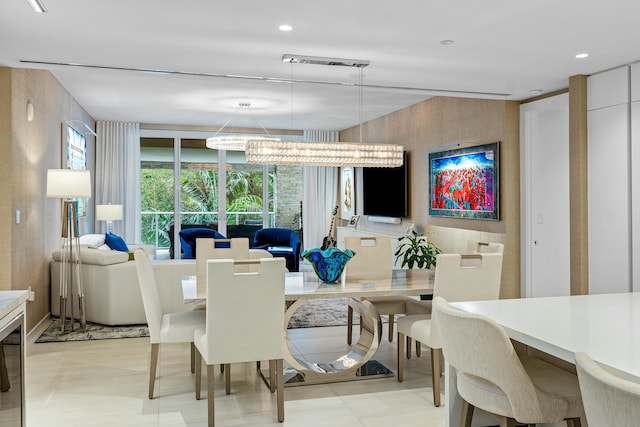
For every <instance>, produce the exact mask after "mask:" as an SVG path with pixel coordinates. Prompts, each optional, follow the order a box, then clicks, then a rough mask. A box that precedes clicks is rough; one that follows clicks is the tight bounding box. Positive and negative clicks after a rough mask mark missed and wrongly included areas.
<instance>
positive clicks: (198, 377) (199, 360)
mask: <svg viewBox="0 0 640 427" xmlns="http://www.w3.org/2000/svg"><path fill="white" fill-rule="evenodd" d="M195 352H196V354H195V363H194V364H195V370H196V400H200V389H201V388H202V355H201V354H200V352H199V351H198V349H196V351H195Z"/></svg>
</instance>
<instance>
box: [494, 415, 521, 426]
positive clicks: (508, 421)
mask: <svg viewBox="0 0 640 427" xmlns="http://www.w3.org/2000/svg"><path fill="white" fill-rule="evenodd" d="M498 421H499V422H500V427H516V426H518V425H520V424H519V423H518V422H517V421H516V420H514V419H513V418H507V417H498Z"/></svg>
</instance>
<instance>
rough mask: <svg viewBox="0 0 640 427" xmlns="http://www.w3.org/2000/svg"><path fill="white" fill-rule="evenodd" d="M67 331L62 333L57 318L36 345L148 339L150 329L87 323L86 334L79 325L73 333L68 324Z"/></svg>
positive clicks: (75, 325)
mask: <svg viewBox="0 0 640 427" xmlns="http://www.w3.org/2000/svg"><path fill="white" fill-rule="evenodd" d="M66 328H67V330H66V331H65V333H62V331H61V330H60V322H59V320H58V319H57V318H56V319H54V320H53V322H52V323H51V325H49V327H48V328H47V330H46V331H44V333H43V334H42V335H40V337H39V338H38V339H37V340H36V343H49V342H67V341H90V340H108V339H115V338H140V337H148V336H149V329H148V328H147V325H126V326H107V325H100V324H98V323H91V322H87V330H86V332H85V331H83V330H82V329H81V328H80V325H79V324H78V323H76V324H74V329H73V331H69V329H70V325H69V323H67V326H66Z"/></svg>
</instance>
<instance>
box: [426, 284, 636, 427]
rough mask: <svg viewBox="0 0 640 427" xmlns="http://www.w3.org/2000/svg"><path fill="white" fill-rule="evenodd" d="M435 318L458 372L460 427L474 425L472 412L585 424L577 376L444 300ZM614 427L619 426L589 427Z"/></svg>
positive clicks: (506, 421)
mask: <svg viewBox="0 0 640 427" xmlns="http://www.w3.org/2000/svg"><path fill="white" fill-rule="evenodd" d="M433 318H434V319H433V320H434V325H435V328H436V329H437V332H436V334H437V335H438V339H439V341H440V343H441V345H442V350H443V353H444V357H445V358H446V359H447V362H448V363H449V365H450V366H451V367H452V369H455V375H456V384H457V389H458V394H459V395H460V397H461V398H462V400H463V404H462V422H461V425H463V426H471V421H472V417H473V411H474V408H480V409H482V410H484V411H486V412H488V413H489V414H491V415H493V416H494V417H495V418H496V419H497V420H498V421H499V423H500V427H515V426H516V425H521V424H528V425H534V424H542V423H550V424H551V423H559V422H562V421H566V423H567V426H568V427H579V426H580V425H581V421H580V419H581V417H583V416H584V409H583V405H582V399H581V397H580V388H579V386H578V378H577V376H576V375H575V374H572V373H570V372H568V371H565V370H563V369H561V368H559V367H557V366H555V365H552V364H551V363H548V362H546V361H543V360H541V359H537V358H533V357H529V356H525V355H518V354H517V353H516V351H515V349H514V348H513V344H512V343H511V340H510V339H509V336H508V335H507V333H506V332H505V331H504V329H503V328H502V327H501V326H500V325H499V324H497V323H496V322H495V321H493V320H491V319H489V318H487V317H484V316H480V315H477V314H472V313H468V312H465V311H462V310H458V309H456V308H454V307H451V306H450V305H449V304H448V303H447V301H446V300H445V299H443V298H441V297H435V298H434V300H433ZM636 421H637V420H636ZM590 425H591V424H590ZM614 425H615V426H618V425H619V424H615V423H607V424H595V425H591V426H592V427H599V426H600V427H605V426H614ZM635 425H637V424H635Z"/></svg>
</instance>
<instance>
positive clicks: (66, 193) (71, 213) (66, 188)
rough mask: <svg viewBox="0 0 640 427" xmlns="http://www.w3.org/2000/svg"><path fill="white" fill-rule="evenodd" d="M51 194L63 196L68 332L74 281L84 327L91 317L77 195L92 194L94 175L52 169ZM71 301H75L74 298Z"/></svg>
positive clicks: (63, 306)
mask: <svg viewBox="0 0 640 427" xmlns="http://www.w3.org/2000/svg"><path fill="white" fill-rule="evenodd" d="M47 197H57V198H61V199H63V209H62V234H61V236H62V263H61V266H60V329H61V331H62V333H64V332H65V325H66V321H67V306H69V308H70V315H71V330H72V331H73V321H74V320H73V319H74V316H73V284H74V281H75V283H76V288H77V293H78V320H79V321H80V325H81V327H82V329H83V330H84V331H86V329H87V321H86V316H85V312H84V290H83V288H82V276H81V275H80V264H81V259H80V236H79V234H78V201H77V200H76V199H77V198H81V197H87V198H88V197H91V176H90V175H89V171H88V170H72V169H49V170H48V171H47ZM70 301H71V302H70Z"/></svg>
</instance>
